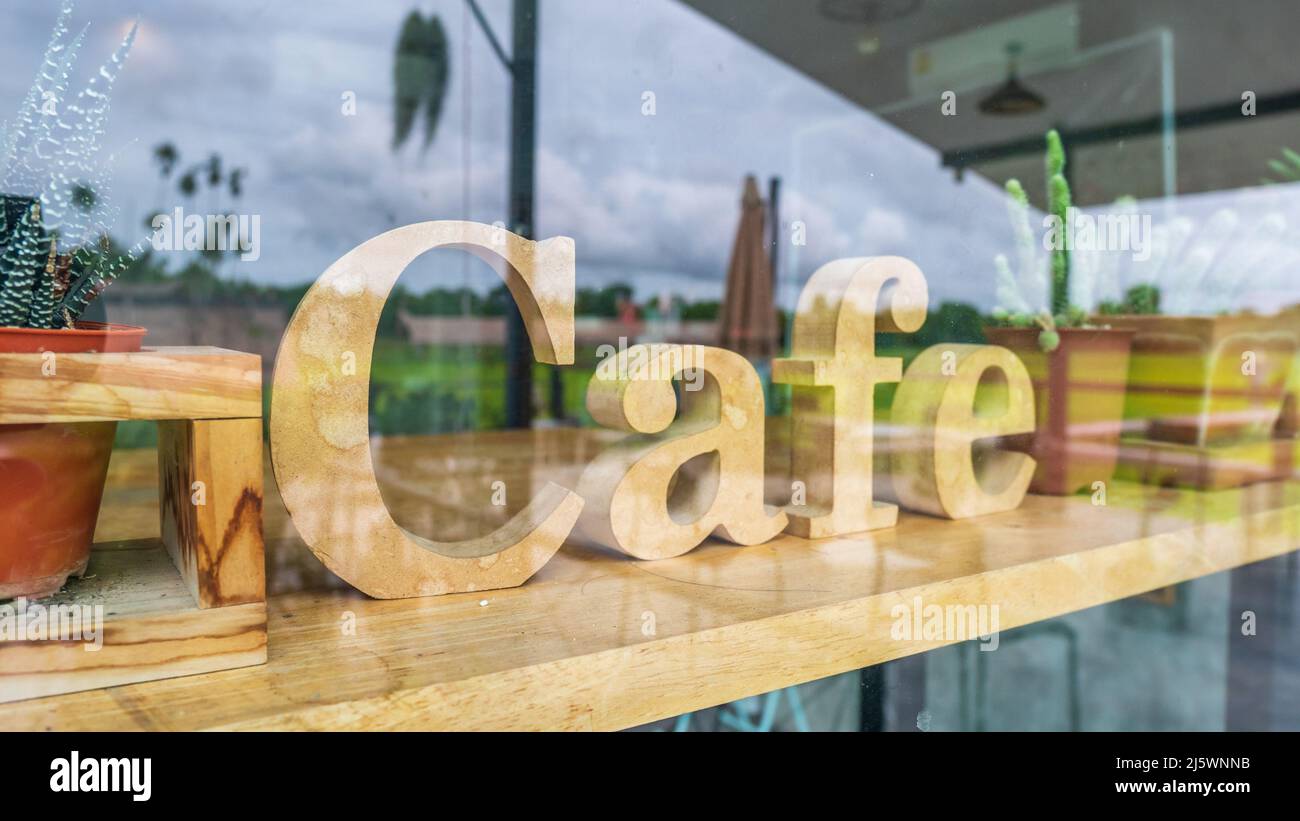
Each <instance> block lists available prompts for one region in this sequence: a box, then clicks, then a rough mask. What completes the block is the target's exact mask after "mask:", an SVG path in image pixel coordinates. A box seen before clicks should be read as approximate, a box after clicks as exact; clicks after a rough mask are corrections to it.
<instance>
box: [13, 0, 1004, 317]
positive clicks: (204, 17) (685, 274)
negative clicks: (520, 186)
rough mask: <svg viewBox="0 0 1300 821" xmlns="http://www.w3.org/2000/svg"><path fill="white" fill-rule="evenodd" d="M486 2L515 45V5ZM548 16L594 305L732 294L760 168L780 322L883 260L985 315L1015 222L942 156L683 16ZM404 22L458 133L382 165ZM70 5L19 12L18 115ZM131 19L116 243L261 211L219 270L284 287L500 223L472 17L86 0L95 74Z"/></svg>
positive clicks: (546, 142) (542, 98)
mask: <svg viewBox="0 0 1300 821" xmlns="http://www.w3.org/2000/svg"><path fill="white" fill-rule="evenodd" d="M483 6H484V8H485V10H486V12H487V15H488V17H489V18H490V19H491V21H492V24H493V26H494V27H495V28H496V29H497V30H498V31H499V32H502V33H503V34H505V33H508V32H509V8H510V6H509V3H508V2H506V0H485V2H484V3H483ZM541 6H542V8H541V14H540V38H541V42H540V47H539V93H538V114H539V132H538V164H537V168H538V183H537V190H538V196H537V223H538V230H539V231H540V232H541V233H542V234H546V235H553V234H568V235H570V236H573V237H574V238H575V239H576V240H577V245H578V266H579V267H578V279H579V284H580V285H582V286H597V285H601V284H605V283H608V282H612V281H619V280H622V281H630V282H632V283H634V284H635V285H636V287H637V290H638V296H639V297H648V296H652V295H654V294H657V293H659V292H660V291H663V290H669V291H673V292H676V293H679V294H683V295H685V296H687V297H689V298H693V299H706V298H715V299H716V298H719V297H720V296H721V290H722V281H723V276H724V272H725V268H726V261H727V255H728V254H729V253H730V249H731V244H732V240H733V237H734V234H735V229H736V224H737V220H738V217H739V197H740V190H741V181H742V178H743V176H744V175H745V174H746V173H750V172H753V173H756V174H758V175H759V176H760V178H767V177H769V176H772V175H778V176H781V177H782V178H783V180H784V182H785V188H784V190H785V195H784V196H783V200H782V208H781V214H782V218H783V222H784V223H785V224H786V228H785V230H786V231H787V232H788V231H790V223H791V222H792V221H794V220H801V221H803V222H804V223H805V224H806V226H807V245H806V246H803V247H798V248H791V249H790V253H789V254H788V255H787V256H786V258H785V259H784V260H783V263H784V264H783V269H784V270H783V273H782V281H783V282H784V283H786V286H785V287H783V288H782V290H781V295H780V298H781V301H782V302H783V303H785V304H793V300H794V295H795V291H796V289H797V282H800V281H802V280H804V279H806V278H807V276H808V275H809V274H810V273H811V271H812V270H813V269H814V268H815V267H816V266H817V265H819V264H820V263H822V262H824V261H827V260H829V259H832V258H835V257H838V256H856V255H872V254H881V253H902V254H906V255H908V256H910V257H912V258H913V259H915V260H916V261H917V262H918V263H919V264H920V265H921V267H922V269H923V270H925V271H926V272H927V274H928V275H929V276H930V280H931V291H932V293H933V295H934V297H935V300H936V301H940V300H942V299H949V298H958V299H966V300H970V301H976V302H988V299H986V298H985V297H986V295H987V292H988V291H989V290H991V289H990V288H989V283H990V282H991V277H992V266H991V263H987V262H985V261H986V260H991V259H992V256H993V254H994V253H995V252H996V247H995V245H996V242H995V240H994V239H993V238H994V237H1002V236H1003V235H1004V234H1005V233H1006V225H1005V219H1004V217H1003V214H1002V211H1001V208H1000V206H998V207H991V206H996V205H997V201H996V199H995V197H996V188H995V187H994V186H992V185H991V184H989V183H988V182H987V181H985V180H982V179H980V178H979V177H978V176H976V175H970V174H968V175H967V177H966V179H965V181H964V182H963V183H961V184H958V183H956V182H954V180H953V178H952V176H951V174H950V173H949V172H945V171H943V170H942V169H941V168H940V167H939V161H938V156H937V154H936V153H935V152H934V151H933V150H931V149H929V148H928V147H927V146H924V145H923V144H921V143H918V142H916V141H915V140H913V139H911V138H910V137H907V136H906V135H904V134H902V133H901V132H899V131H897V130H895V129H893V128H892V127H890V126H888V125H886V124H884V123H882V122H881V121H880V120H878V119H877V118H875V117H873V116H871V115H869V114H867V113H865V112H863V111H862V110H861V109H859V108H857V107H856V106H854V105H852V104H850V103H848V102H847V101H845V100H844V99H842V98H840V97H838V96H837V95H835V94H834V93H832V92H830V91H828V90H827V89H825V88H824V87H822V86H820V85H819V84H817V83H816V82H814V81H812V80H810V79H808V78H807V77H805V76H804V75H802V74H799V73H798V72H796V71H794V70H793V69H791V68H789V67H787V66H785V65H784V64H782V63H780V62H779V61H777V60H775V59H773V58H772V57H769V56H768V55H766V54H765V53H763V52H761V51H759V50H757V49H756V48H754V47H753V46H751V45H749V44H748V43H745V42H743V41H741V40H740V39H739V38H737V37H735V36H734V35H733V34H731V33H730V32H728V31H727V30H725V29H724V28H722V27H720V26H719V25H717V24H716V23H714V22H712V21H710V20H708V19H706V18H704V17H702V16H700V15H699V14H697V13H696V12H694V11H693V10H691V9H688V8H686V7H685V6H683V5H680V4H678V3H676V2H671V0H638V1H637V2H623V3H617V4H612V3H595V2H588V1H587V0H545V2H543V3H542V4H541ZM412 8H420V9H421V10H422V11H424V12H426V13H427V12H429V11H436V12H437V13H438V14H439V15H440V16H441V18H442V20H443V23H444V25H445V26H446V28H447V32H448V36H449V39H450V40H451V48H452V54H451V81H450V86H449V90H448V99H447V100H446V103H445V107H444V115H443V119H442V122H441V124H440V126H439V129H438V133H437V137H436V139H435V141H434V143H433V145H432V146H431V147H430V148H429V150H428V151H427V152H426V153H424V154H421V152H420V150H419V145H418V143H419V140H418V138H417V139H413V140H411V141H410V142H408V144H407V145H406V146H405V147H404V148H403V149H402V150H401V151H399V152H396V153H395V152H393V151H392V150H391V149H390V144H391V139H392V106H391V97H392V93H391V74H392V51H393V48H394V45H395V42H396V38H397V32H398V30H399V28H400V25H401V21H402V19H403V17H404V16H405V15H406V14H407V13H409V11H410V10H411V9H412ZM56 10H57V4H56V3H54V2H24V3H20V4H16V5H14V6H10V7H8V8H7V9H6V12H5V13H6V17H7V18H8V19H7V25H6V26H5V27H4V29H3V31H2V32H0V112H3V116H5V117H6V118H7V117H8V116H10V112H12V111H13V110H14V109H15V108H16V107H17V105H18V103H19V102H20V100H21V99H22V96H23V94H24V93H25V91H26V89H27V87H28V85H29V83H30V81H31V77H32V76H33V73H34V72H35V69H36V67H37V64H38V62H39V59H40V55H41V51H42V49H43V47H44V44H45V40H46V37H47V36H48V32H49V30H50V28H51V26H52V25H53V22H54V18H55V14H56ZM137 14H138V15H139V17H140V20H141V31H140V35H139V38H138V40H137V44H136V47H135V50H134V52H133V54H132V55H131V58H130V60H129V62H128V64H127V67H126V70H125V71H124V73H123V75H122V77H121V79H120V81H119V83H118V86H117V89H116V93H115V99H114V104H113V114H112V118H111V121H110V126H109V135H108V147H109V149H110V150H116V151H118V152H119V153H120V160H119V167H118V169H119V170H118V173H117V175H116V180H115V190H114V197H115V199H116V201H117V203H118V204H119V205H120V206H121V208H122V216H121V219H120V221H119V225H118V226H117V228H116V232H117V234H118V235H119V236H120V237H122V238H126V237H127V236H130V237H132V238H139V237H143V236H146V235H147V230H146V228H145V223H144V221H145V218H146V216H147V215H149V214H152V213H154V212H156V211H158V210H170V209H172V208H174V207H175V206H177V205H180V206H183V207H185V208H186V209H187V211H189V212H199V213H210V212H211V213H215V212H222V213H224V212H228V211H230V210H238V211H240V212H244V213H256V214H260V215H261V218H262V245H263V250H262V254H261V258H260V259H259V260H257V261H256V262H239V263H236V262H235V260H227V261H226V262H225V263H224V267H223V269H222V271H223V275H225V276H231V277H237V278H240V279H247V280H252V281H257V282H268V283H278V284H286V283H295V282H301V281H305V280H308V279H312V278H314V277H316V276H317V275H318V274H319V273H320V272H321V271H323V270H324V269H325V268H326V267H327V266H328V264H329V263H330V262H331V261H333V259H335V258H336V257H338V256H339V255H341V254H342V253H344V252H346V251H347V250H349V249H350V248H352V247H354V246H355V245H357V244H359V243H360V242H362V241H364V240H365V239H367V238H369V237H371V236H373V235H375V234H378V233H381V232H382V231H384V230H386V229H388V228H392V227H395V226H398V225H402V224H406V223H410V222H415V221H420V220H425V219H462V218H469V219H474V220H479V221H484V222H491V221H494V220H498V219H503V218H504V216H505V200H506V171H507V166H508V162H507V154H506V148H507V141H508V86H507V80H506V76H505V72H504V70H503V68H502V66H501V65H500V64H499V63H497V61H496V58H495V56H494V55H493V54H492V53H491V50H490V48H489V46H488V43H487V41H486V40H485V39H484V38H483V36H482V34H481V32H480V31H478V29H477V28H476V27H475V26H474V24H473V21H472V19H471V18H470V17H469V16H468V11H467V9H466V7H465V5H464V4H463V3H461V2H459V0H441V2H424V3H410V2H376V3H367V4H365V5H364V8H363V7H362V6H360V5H358V4H354V3H343V2H313V3H308V2H269V1H268V0H232V1H231V2H220V3H217V2H187V3H185V4H177V3H162V2H148V1H147V0H101V1H100V2H95V3H88V2H84V1H83V2H82V3H80V4H79V7H78V8H77V10H76V13H75V15H74V24H81V23H85V22H90V23H91V24H92V25H91V29H90V32H89V34H88V38H87V43H86V46H85V47H84V49H83V51H82V57H81V61H80V70H79V75H80V76H81V77H83V78H84V77H85V76H88V74H89V72H91V71H92V70H93V69H94V67H95V66H96V65H97V64H98V61H99V60H100V59H102V57H103V56H105V55H107V54H108V53H109V51H110V50H111V49H112V47H113V46H114V45H115V44H116V42H117V40H118V39H119V38H120V37H121V36H122V34H123V33H124V32H125V30H126V28H127V27H128V26H129V24H130V21H131V20H132V19H133V18H134V17H135V16H136V15H137ZM506 39H507V40H508V37H507V38H506ZM863 81H864V82H870V78H869V77H867V76H864V78H863ZM345 91H352V92H355V94H356V97H357V113H356V116H352V117H348V116H344V115H343V113H342V110H341V108H342V103H341V95H342V94H343V92H345ZM645 91H653V92H654V94H655V95H656V113H655V116H652V117H648V116H643V114H642V110H641V109H642V95H643V92H645ZM164 140H169V141H171V142H173V143H174V144H175V145H176V146H177V147H178V148H179V149H180V152H181V155H182V157H181V166H182V167H185V166H187V165H189V164H191V163H195V162H199V161H201V160H203V159H206V157H207V156H208V154H209V153H210V152H213V151H216V152H219V153H220V154H221V155H222V157H223V160H224V162H225V164H226V166H227V167H228V168H229V167H234V166H241V167H245V168H247V169H248V175H247V177H246V182H245V194H244V196H243V197H241V198H240V200H239V201H238V202H237V203H236V204H234V205H233V206H232V203H231V202H230V198H229V196H224V195H219V196H213V195H212V194H210V193H209V192H207V191H206V190H203V189H201V190H200V192H199V194H198V195H197V196H196V197H194V199H193V200H192V201H186V200H185V199H184V198H183V197H181V196H180V195H179V194H178V193H177V192H176V189H175V185H174V178H173V182H172V184H171V185H170V186H167V185H165V184H164V182H163V181H162V180H161V179H160V176H159V173H158V170H157V168H156V167H155V166H154V165H153V163H152V161H151V153H152V149H153V147H154V146H155V145H157V144H158V143H159V142H162V141H164ZM179 264H180V260H179V259H178V260H177V261H176V262H175V263H173V267H179ZM460 276H461V274H460V273H457V272H453V273H452V274H450V275H448V277H447V278H444V279H442V280H441V281H442V282H443V283H444V284H459V282H457V281H456V278H457V277H460ZM447 279H450V280H452V281H450V282H448V281H447ZM428 284H432V282H429V283H428Z"/></svg>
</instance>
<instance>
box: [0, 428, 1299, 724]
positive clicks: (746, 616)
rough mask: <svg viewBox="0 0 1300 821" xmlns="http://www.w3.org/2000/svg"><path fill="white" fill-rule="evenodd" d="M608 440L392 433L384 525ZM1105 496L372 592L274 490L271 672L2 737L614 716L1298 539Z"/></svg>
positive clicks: (1263, 500)
mask: <svg viewBox="0 0 1300 821" xmlns="http://www.w3.org/2000/svg"><path fill="white" fill-rule="evenodd" d="M769 428H770V429H771V436H772V437H774V439H779V438H780V437H781V436H783V435H785V434H782V433H781V431H780V429H779V428H778V427H777V426H776V425H769ZM615 436H617V434H615ZM608 439H609V434H608V433H607V432H606V433H600V432H592V431H577V430H552V431H534V432H524V433H504V432H503V433H492V434H473V435H456V436H443V437H428V438H421V437H402V438H391V439H383V440H377V441H376V443H375V444H374V445H373V446H372V453H373V455H374V458H375V463H376V470H377V473H378V474H379V476H380V480H381V485H382V488H383V492H384V497H385V502H386V504H387V505H388V506H389V508H390V510H391V511H392V513H393V516H394V519H395V520H397V521H398V522H399V523H400V524H401V525H402V526H403V527H406V528H409V529H412V530H413V531H416V532H420V533H422V534H424V535H426V536H428V537H430V538H444V539H449V538H464V537H471V536H474V535H476V534H481V533H484V532H490V531H491V530H492V529H494V528H495V527H497V526H499V523H500V521H501V520H502V518H503V517H509V516H510V515H513V511H512V510H511V507H510V506H507V507H506V508H499V507H496V506H493V505H491V503H490V501H489V500H488V499H489V495H490V494H489V493H488V492H487V491H486V490H485V488H486V487H487V478H488V477H499V476H505V477H507V478H508V480H509V481H511V482H512V483H514V482H519V483H521V484H522V485H523V486H525V487H528V486H531V485H535V484H538V483H544V482H548V481H558V482H562V483H569V482H572V481H574V480H575V479H576V477H577V474H579V473H580V472H581V471H582V469H583V467H584V466H585V464H586V463H587V462H588V461H590V459H591V458H592V456H593V455H594V454H595V453H596V452H598V451H599V450H600V449H601V447H602V446H603V445H604V444H605V443H606V442H607V441H608ZM786 449H788V448H782V447H777V448H775V450H778V451H780V450H786ZM773 462H774V460H772V459H769V465H772V464H773ZM769 470H770V471H772V474H771V475H770V476H769V483H770V484H771V490H772V491H773V493H774V494H775V493H778V492H779V493H787V494H788V487H789V484H788V478H787V477H786V475H784V474H783V471H782V466H780V465H776V466H770V467H769ZM155 473H156V463H155V460H154V457H153V454H152V453H151V452H142V453H136V452H130V451H126V452H119V453H117V454H115V456H114V461H113V465H112V468H111V471H110V474H111V475H110V488H109V497H110V500H111V501H110V504H108V505H106V506H105V511H106V512H105V515H104V516H103V518H101V522H100V531H99V535H100V538H102V539H106V540H108V539H124V538H132V537H140V536H150V535H153V536H156V533H157V530H156V528H157V516H158V511H157V508H156V501H154V500H155V499H156V493H155V492H153V491H152V485H151V483H153V482H154V481H156V476H155ZM569 486H573V485H569ZM516 495H518V494H514V493H513V492H512V499H513V497H514V496H516ZM1107 499H1108V504H1107V505H1105V506H1095V505H1093V504H1092V503H1091V500H1090V497H1089V496H1087V495H1084V496H1077V497H1045V496H1032V495H1031V496H1028V497H1026V498H1025V501H1024V503H1023V504H1022V505H1021V507H1020V508H1018V509H1016V510H1012V511H1008V512H1005V513H997V514H992V515H989V516H982V517H979V518H975V519H964V520H958V521H951V520H946V519H939V518H933V517H929V516H924V515H918V514H912V513H909V512H907V511H903V512H902V513H900V515H899V521H898V526H897V527H895V528H892V529H884V530H876V531H872V532H870V533H868V534H866V535H863V536H857V537H849V538H831V539H825V540H821V541H806V540H803V539H799V538H796V537H793V536H788V535H787V536H781V537H778V538H777V539H775V540H773V541H771V542H767V543H765V544H760V545H755V546H752V547H739V546H736V545H731V544H727V543H723V542H716V541H709V542H707V543H706V544H704V545H702V546H701V547H699V548H697V549H696V550H694V551H692V552H690V553H688V554H686V555H684V556H681V557H677V558H672V559H665V560H662V561H654V562H644V561H636V560H633V559H630V558H627V557H624V556H622V555H620V554H617V553H615V552H613V551H608V550H604V549H596V548H588V547H583V546H580V545H577V544H573V543H569V544H566V546H565V547H564V548H563V549H562V550H560V552H559V553H558V554H557V555H556V556H555V558H554V559H553V560H552V561H551V562H549V563H548V564H547V565H546V566H545V567H544V568H542V570H541V571H540V572H539V573H538V574H537V575H536V576H535V577H534V578H533V579H531V580H530V581H529V582H528V583H527V584H525V585H523V586H522V587H518V588H514V589H510V590H501V591H494V592H491V593H474V594H453V595H448V596H441V597H436V598H423V599H409V600H376V599H370V598H368V597H366V596H364V595H362V594H361V593H358V592H357V591H355V590H353V589H351V588H350V587H348V586H347V585H346V584H344V583H342V582H341V581H340V580H339V579H337V578H336V577H334V576H332V575H331V574H330V573H329V572H328V571H327V570H325V569H324V567H322V565H321V564H320V563H319V562H318V561H317V560H316V559H315V558H314V557H313V556H312V554H311V553H310V552H309V551H308V550H307V549H306V548H305V547H304V546H303V544H302V543H301V541H300V540H299V539H298V538H297V537H296V536H295V535H294V533H293V530H292V526H291V525H290V524H289V522H288V520H287V517H286V515H285V512H284V508H283V505H282V503H281V502H280V500H279V498H278V496H277V494H276V493H275V492H274V484H273V483H272V482H269V481H268V482H267V500H266V519H265V525H266V535H267V551H268V552H267V563H268V564H267V570H268V576H267V584H268V588H269V590H268V592H269V593H270V594H271V595H270V598H269V601H268V608H269V641H270V647H269V658H268V661H267V663H266V664H265V665H262V666H258V667H248V668H244V669H239V670H227V671H223V672H219V673H210V674H204V675H200V676H190V677H186V678H177V679H168V680H164V681H153V682H147V683H141V684H132V685H127V686H121V687H114V688H111V689H106V690H96V691H90V692H85V693H77V694H72V695H66V696H58V697H50V698H42V699H34V700H29V701H24V702H19V703H15V704H9V705H5V706H4V707H0V728H4V729H206V728H229V729H288V728H312V729H434V728H438V729H453V728H454V729H470V728H509V729H617V728H622V727H628V726H633V725H637V724H642V723H645V722H649V721H653V720H656V719H661V718H664V717H668V716H672V715H676V714H679V713H682V712H684V711H688V710H694V709H699V708H703V707H706V706H710V705H714V704H718V703H722V702H725V701H728V700H732V699H735V698H739V697H743V696H749V695H753V694H756V693H760V692H765V691H768V690H772V689H775V688H779V687H785V686H789V685H792V684H798V683H802V682H806V681H810V680H813V679H816V678H820V677H823V676H827V675H832V674H835V673H841V672H844V671H847V670H852V669H855V668H859V667H862V666H864V665H870V664H876V663H879V662H883V661H887V660H890V659H895V658H899V657H902V656H907V655H910V654H913V653H918V652H922V651H925V650H929V649H932V648H934V647H937V646H940V645H942V644H944V643H945V642H942V641H903V640H895V639H893V638H892V637H891V629H890V628H891V624H892V622H893V619H892V617H891V608H892V607H893V606H894V605H896V604H898V603H900V602H911V601H912V599H913V598H914V597H916V596H920V597H921V598H922V599H923V600H924V601H925V602H926V604H937V605H940V606H944V605H948V604H963V605H965V604H996V605H998V606H999V608H1000V622H1001V627H1002V628H1003V629H1010V628H1013V627H1016V626H1019V625H1023V624H1028V623H1031V622H1036V621H1040V620H1043V619H1047V618H1051V617H1054V616H1058V615H1062V614H1064V613H1069V612H1072V611H1075V610H1080V609H1083V608H1087V607H1092V606H1095V605H1098V604H1102V603H1105V602H1109V601H1113V600H1115V599H1119V598H1124V597H1127V596H1132V595H1136V594H1139V593H1143V592H1145V591H1148V590H1152V589H1155V588H1159V587H1164V586H1166V585H1170V584H1176V583H1178V582H1181V581H1185V580H1188V579H1192V578H1196V577H1199V576H1204V575H1208V574H1211V573H1216V572H1220V571H1223V570H1226V569H1229V568H1232V567H1236V566H1239V565H1242V564H1246V563H1249V562H1254V561H1258V560H1261V559H1264V558H1268V557H1270V556H1275V555H1279V554H1282V553H1285V552H1288V551H1290V550H1293V549H1294V548H1295V545H1296V544H1297V541H1300V484H1296V483H1293V482H1271V483H1265V484H1257V485H1253V486H1251V487H1247V488H1240V489H1235V490H1225V491H1217V492H1195V491H1189V490H1172V489H1161V488H1158V487H1149V486H1143V485H1136V484H1126V483H1122V482H1112V483H1111V485H1110V488H1109V492H1108V494H1107ZM518 504H520V502H514V501H512V506H513V505H518ZM448 511H454V512H455V514H456V515H455V516H448V515H446V514H447V512H448ZM151 529H152V530H151Z"/></svg>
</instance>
